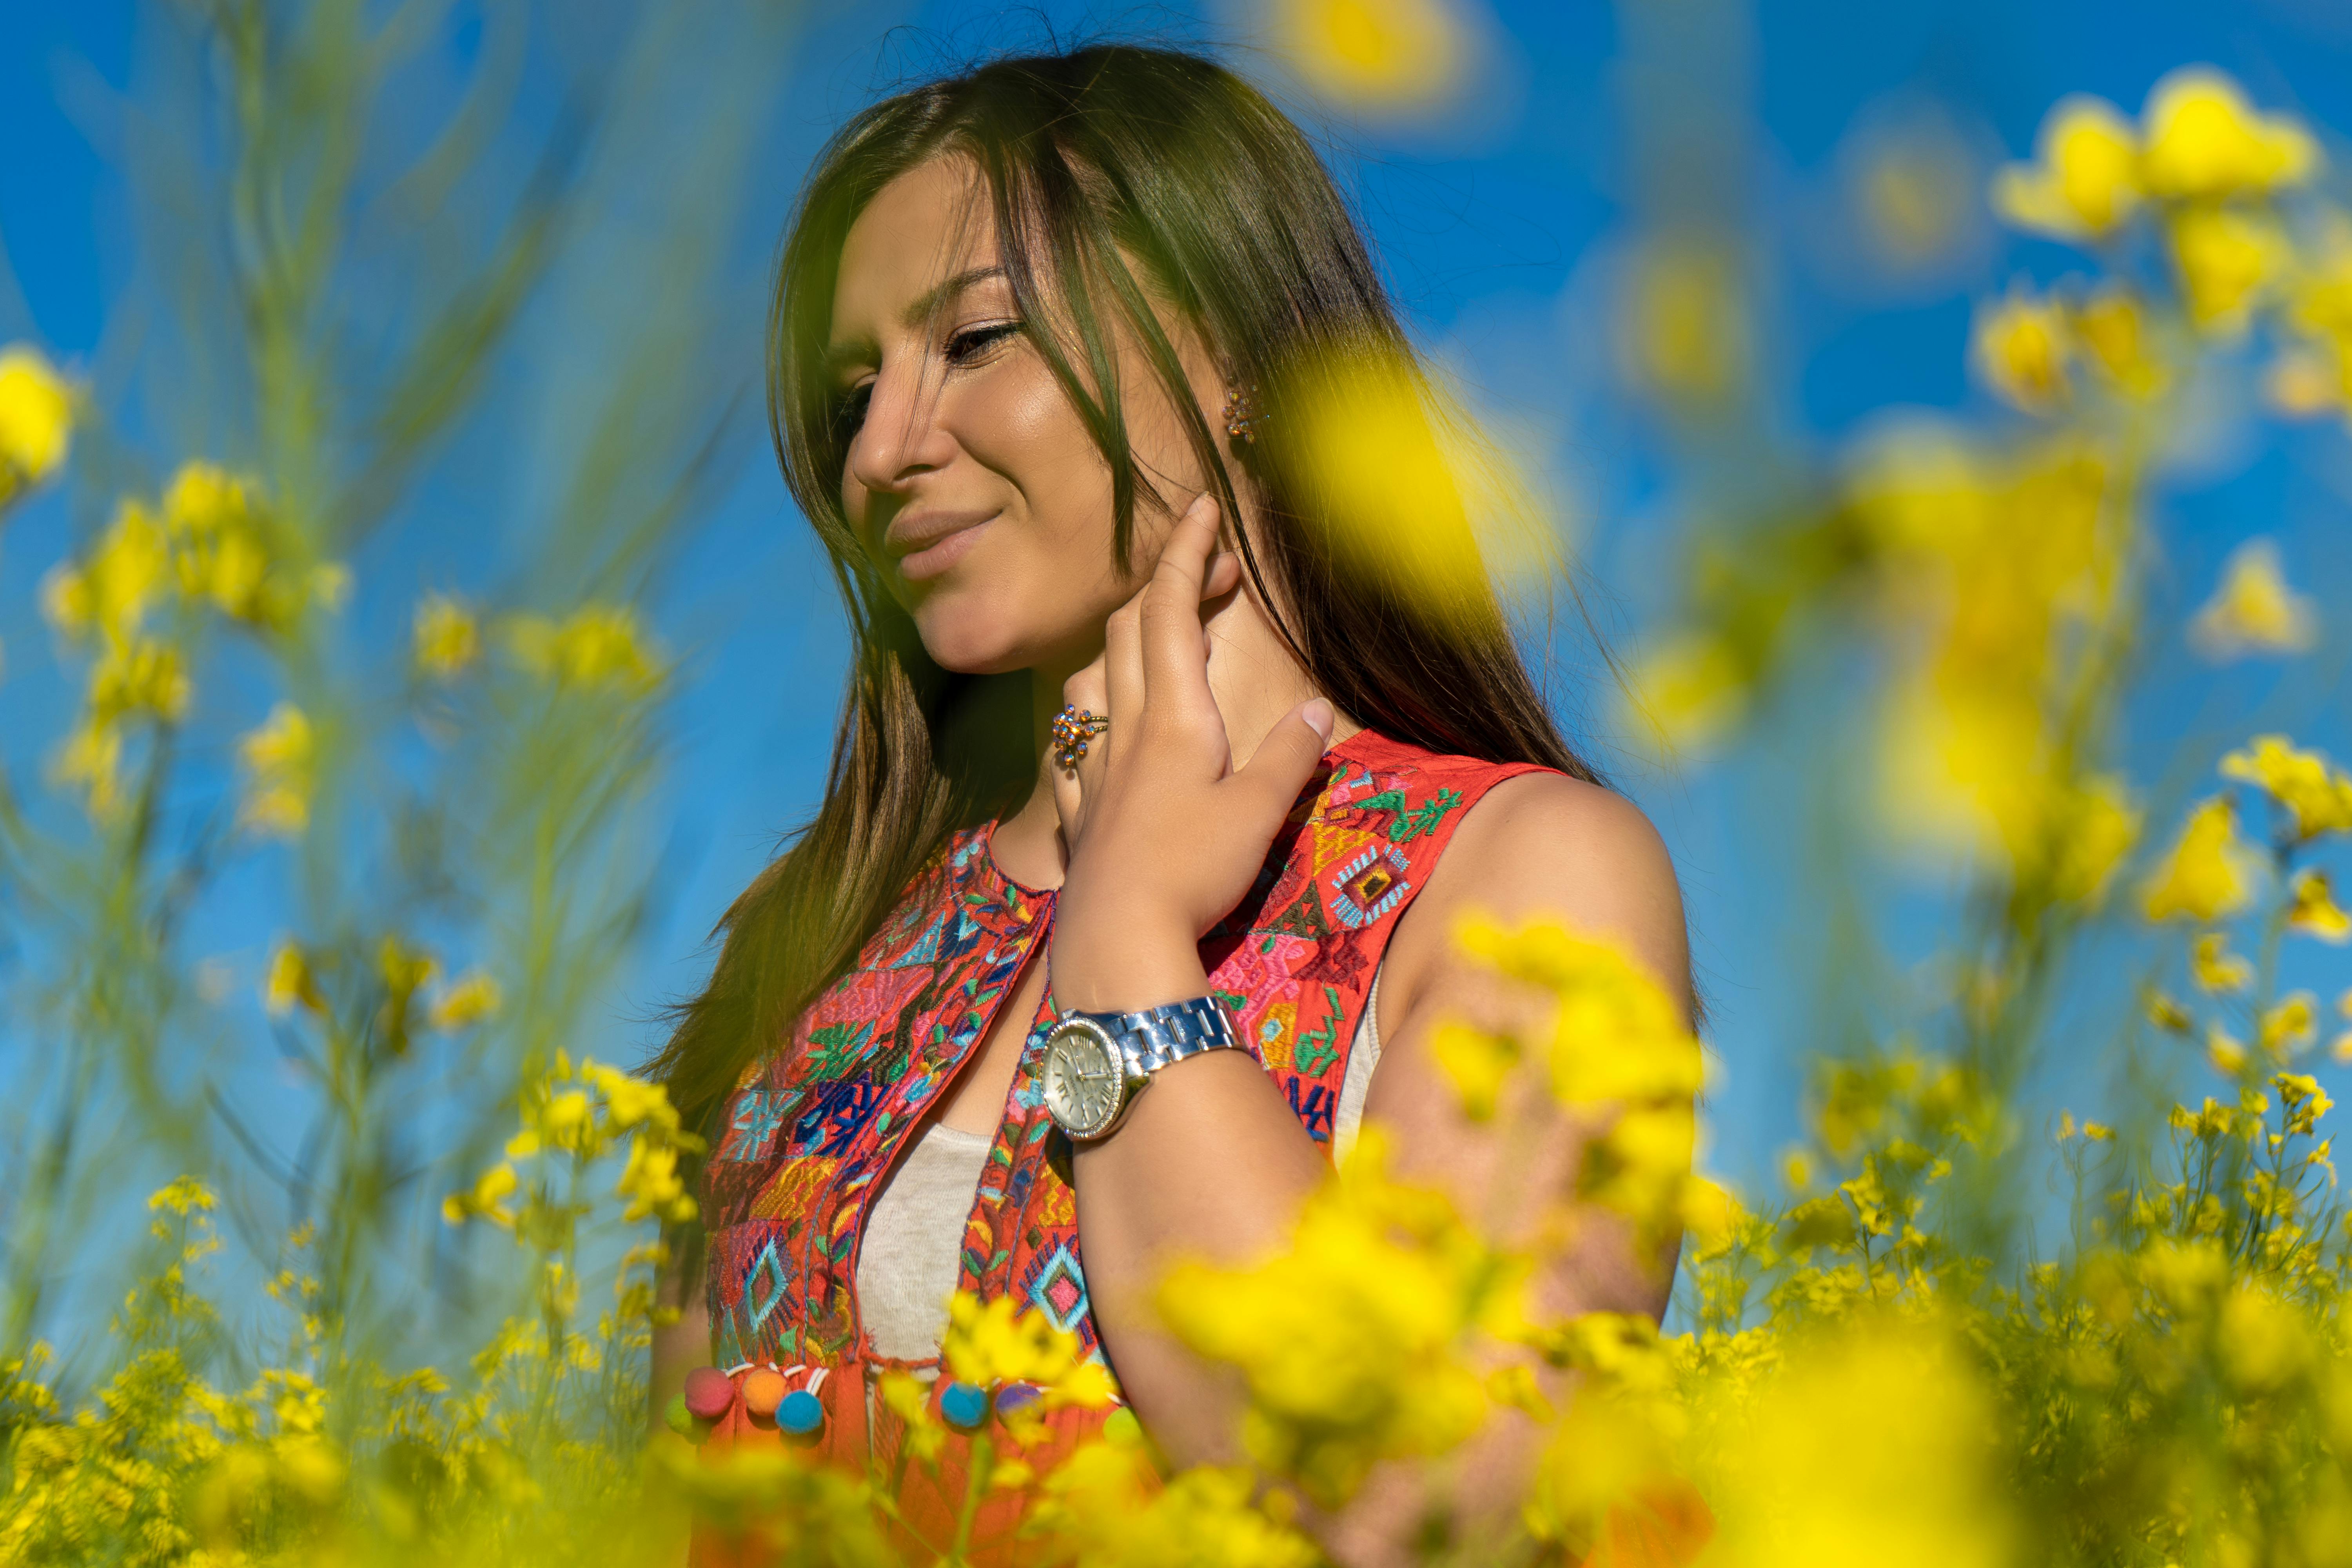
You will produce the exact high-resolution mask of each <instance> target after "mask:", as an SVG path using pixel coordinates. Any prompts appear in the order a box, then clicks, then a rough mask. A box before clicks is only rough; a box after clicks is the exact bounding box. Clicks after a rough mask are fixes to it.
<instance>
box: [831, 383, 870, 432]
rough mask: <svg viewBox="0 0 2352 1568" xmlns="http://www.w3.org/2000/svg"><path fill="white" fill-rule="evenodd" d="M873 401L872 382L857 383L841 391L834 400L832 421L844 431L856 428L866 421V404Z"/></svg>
mask: <svg viewBox="0 0 2352 1568" xmlns="http://www.w3.org/2000/svg"><path fill="white" fill-rule="evenodd" d="M873 401H874V384H873V383H872V382H870V381H865V382H860V383H858V384H856V386H853V387H850V388H849V389H848V390H847V391H845V392H843V393H841V394H840V395H838V396H837V397H836V398H835V403H834V411H833V417H834V423H835V425H837V426H840V428H842V429H843V430H845V431H851V430H856V428H857V427H858V426H861V425H863V424H865V423H866V405H867V404H869V403H871V402H873Z"/></svg>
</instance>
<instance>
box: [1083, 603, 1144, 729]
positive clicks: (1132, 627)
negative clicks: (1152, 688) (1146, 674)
mask: <svg viewBox="0 0 2352 1568" xmlns="http://www.w3.org/2000/svg"><path fill="white" fill-rule="evenodd" d="M1149 592H1150V588H1149V587H1148V586H1147V587H1146V588H1145V589H1144V590H1143V593H1139V594H1137V595H1135V597H1133V598H1132V599H1129V601H1128V602H1127V603H1126V604H1124V605H1120V606H1119V607H1118V609H1116V610H1113V611H1112V612H1111V614H1110V621H1109V624H1108V625H1107V626H1104V627H1103V656H1102V658H1101V659H1100V660H1099V661H1097V662H1098V663H1099V664H1100V666H1101V667H1102V672H1103V675H1104V678H1105V685H1104V689H1103V693H1102V696H1103V701H1102V702H1100V703H1097V705H1096V706H1097V711H1098V712H1103V713H1108V714H1109V715H1110V717H1111V721H1112V722H1114V723H1123V724H1125V725H1126V726H1127V730H1126V732H1125V733H1123V734H1121V735H1120V736H1119V738H1118V740H1117V741H1114V742H1112V744H1111V746H1110V748H1109V750H1110V751H1117V750H1118V749H1119V747H1121V746H1123V745H1124V744H1125V743H1126V742H1129V741H1131V740H1133V739H1134V738H1135V727H1136V726H1137V724H1139V722H1140V721H1141V720H1142V718H1143V702H1144V696H1145V692H1144V679H1143V594H1144V593H1149Z"/></svg>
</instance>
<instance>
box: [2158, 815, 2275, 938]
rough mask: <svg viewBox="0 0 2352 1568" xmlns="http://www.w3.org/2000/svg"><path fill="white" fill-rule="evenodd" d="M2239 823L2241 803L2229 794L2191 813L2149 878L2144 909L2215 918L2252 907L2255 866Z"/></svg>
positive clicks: (2168, 915) (2198, 918)
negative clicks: (2244, 842)
mask: <svg viewBox="0 0 2352 1568" xmlns="http://www.w3.org/2000/svg"><path fill="white" fill-rule="evenodd" d="M2237 828H2238V813H2237V807H2236V806H2235V805H2232V804H2231V800H2230V797H2229V796H2227V795H2215V796H2214V797H2213V798H2211V799H2210V800H2207V801H2204V802H2202V803H2201V804H2200V805H2198V807H2197V809H2196V810H2195V811H2193V812H2191V813H2189V821H2188V822H2187V824H2186V825H2184V826H2182V828H2181V830H2180V838H2179V842H2178V843H2177V844H2175V845H2174V846H2173V850H2172V854H2171V855H2170V856H2169V857H2168V858H2167V859H2166V860H2165V863H2164V864H2163V865H2162V866H2161V867H2159V868H2158V869H2157V872H2156V875H2155V876H2154V877H2152V878H2151V879H2149V881H2148V884H2147V895H2146V902H2145V904H2144V909H2145V910H2146V913H2147V918H2148V919H2149V920H2152V921H2160V920H2168V919H2170V918H2172V917H2174V916H2176V915H2185V916H2187V917H2188V918H2189V919H2191V920H2194V921H2200V922H2202V923H2205V924H2210V923H2211V922H2213V921H2217V920H2221V918H2223V917H2224V916H2227V915H2233V914H2236V913H2237V912H2238V911H2239V910H2242V909H2244V908H2245V907H2246V905H2247V903H2248V902H2249V901H2250V900H2252V897H2253V893H2252V887H2251V885H2250V884H2251V883H2252V879H2253V876H2254V871H2255V867H2254V864H2253V858H2252V854H2251V853H2250V852H2249V851H2248V849H2247V848H2246V847H2245V846H2244V845H2243V844H2242V842H2240V840H2239V838H2238V833H2237Z"/></svg>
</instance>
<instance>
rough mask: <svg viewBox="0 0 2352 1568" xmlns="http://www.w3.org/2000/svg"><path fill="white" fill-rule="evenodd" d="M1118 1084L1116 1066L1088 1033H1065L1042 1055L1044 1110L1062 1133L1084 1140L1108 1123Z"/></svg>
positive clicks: (1098, 1041) (1116, 1099)
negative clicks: (1043, 1059)
mask: <svg viewBox="0 0 2352 1568" xmlns="http://www.w3.org/2000/svg"><path fill="white" fill-rule="evenodd" d="M1118 1080H1119V1074H1118V1064H1117V1063H1116V1062H1115V1061H1114V1060H1113V1059H1112V1058H1111V1055H1110V1053H1109V1051H1108V1050H1106V1049H1105V1048H1104V1047H1103V1043H1102V1042H1101V1041H1100V1040H1098V1039H1097V1038H1096V1037H1095V1036H1094V1035H1093V1033H1092V1032H1091V1031H1088V1030H1084V1029H1069V1030H1066V1031H1064V1032H1062V1033H1060V1034H1057V1035H1055V1037H1054V1041H1053V1047H1052V1048H1051V1049H1050V1050H1048V1051H1047V1052H1046V1054H1045V1109H1046V1110H1048V1111H1050V1112H1052V1113H1053V1117H1054V1120H1055V1121H1058V1122H1060V1123H1061V1124H1062V1128H1063V1131H1066V1132H1069V1133H1071V1134H1073V1135H1074V1136H1078V1137H1084V1136H1086V1135H1087V1134H1089V1133H1092V1132H1094V1131H1098V1130H1099V1129H1101V1128H1103V1127H1105V1126H1107V1125H1108V1123H1109V1121H1110V1118H1111V1112H1112V1111H1113V1110H1116V1109H1118V1087H1119V1081H1118Z"/></svg>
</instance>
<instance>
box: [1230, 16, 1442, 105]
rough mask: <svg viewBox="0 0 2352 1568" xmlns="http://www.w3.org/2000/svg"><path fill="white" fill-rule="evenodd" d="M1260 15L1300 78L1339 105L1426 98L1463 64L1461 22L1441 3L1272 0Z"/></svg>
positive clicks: (1437, 91)
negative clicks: (1269, 5) (1263, 13)
mask: <svg viewBox="0 0 2352 1568" xmlns="http://www.w3.org/2000/svg"><path fill="white" fill-rule="evenodd" d="M1266 20H1267V22H1268V24H1269V26H1270V27H1271V30H1272V34H1273V39H1274V43H1275V47H1276V48H1278V49H1279V50H1280V51H1281V52H1282V54H1283V55H1284V57H1285V58H1287V59H1288V60H1289V61H1290V62H1291V64H1292V65H1293V66H1294V67H1295V68H1297V71H1298V73H1299V75H1300V76H1302V77H1304V78H1305V79H1307V83H1308V85H1310V86H1311V87H1313V88H1314V89H1316V90H1317V91H1318V92H1320V93H1322V94H1323V95H1325V96H1326V97H1328V98H1331V99H1334V100H1338V101H1339V102H1341V103H1347V104H1352V105H1357V106H1360V107H1365V108H1372V109H1398V108H1410V107H1412V106H1414V105H1417V104H1422V103H1426V102H1429V101H1430V100H1434V99H1438V98H1442V97H1444V95H1445V94H1446V93H1447V92H1449V91H1451V90H1452V89H1453V88H1454V86H1455V85H1456V84H1457V83H1458V82H1459V81H1460V79H1461V78H1462V74H1463V70H1464V68H1465V66H1466V65H1467V63H1468V58H1467V57H1468V52H1469V45H1470V38H1469V33H1468V30H1467V25H1466V24H1465V20H1464V18H1463V16H1462V15H1461V13H1460V12H1459V11H1458V10H1456V9H1455V8H1454V5H1451V4H1449V3H1448V0H1279V3H1278V4H1276V5H1274V6H1273V7H1272V8H1271V9H1270V10H1269V11H1268V12H1267V13H1266Z"/></svg>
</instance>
